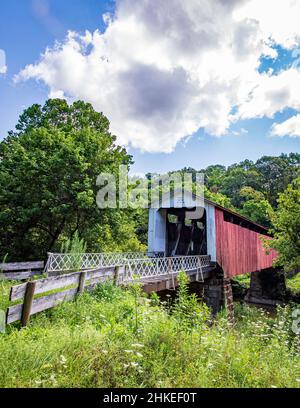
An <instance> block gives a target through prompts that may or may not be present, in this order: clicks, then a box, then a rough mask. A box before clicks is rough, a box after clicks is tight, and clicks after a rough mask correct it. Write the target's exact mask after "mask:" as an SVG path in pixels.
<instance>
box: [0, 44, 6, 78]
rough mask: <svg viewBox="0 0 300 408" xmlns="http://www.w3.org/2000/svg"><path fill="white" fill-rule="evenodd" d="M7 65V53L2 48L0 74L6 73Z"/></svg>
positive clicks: (0, 52)
mask: <svg viewBox="0 0 300 408" xmlns="http://www.w3.org/2000/svg"><path fill="white" fill-rule="evenodd" d="M6 72H7V65H6V54H5V51H4V50H1V49H0V75H1V74H6Z"/></svg>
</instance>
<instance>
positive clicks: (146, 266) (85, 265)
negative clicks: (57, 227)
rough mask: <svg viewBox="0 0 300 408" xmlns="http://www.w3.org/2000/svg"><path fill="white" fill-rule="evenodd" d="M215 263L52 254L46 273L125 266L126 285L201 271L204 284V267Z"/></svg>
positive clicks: (203, 258)
mask: <svg viewBox="0 0 300 408" xmlns="http://www.w3.org/2000/svg"><path fill="white" fill-rule="evenodd" d="M210 264H211V257H210V256H209V255H188V256H173V257H163V256H162V254H161V253H146V252H124V253H80V254H71V253H69V254H68V253H67V254H66V253H49V254H48V261H47V263H46V267H45V271H46V272H47V273H50V274H60V273H66V272H71V271H80V270H81V271H84V270H95V269H98V268H101V267H108V266H124V267H125V268H123V270H124V274H123V276H122V280H123V282H128V281H132V280H135V279H139V280H143V279H146V278H155V277H159V276H164V275H169V276H170V277H171V278H172V280H173V279H174V276H176V275H177V274H178V272H180V271H185V272H191V271H196V272H197V278H196V280H201V281H203V271H202V268H205V267H208V266H210Z"/></svg>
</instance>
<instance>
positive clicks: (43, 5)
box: [0, 0, 300, 172]
mask: <svg viewBox="0 0 300 408" xmlns="http://www.w3.org/2000/svg"><path fill="white" fill-rule="evenodd" d="M121 3H122V0H120V2H119V4H121ZM125 3H126V5H125V6H124V5H122V4H121V6H120V10H119V13H116V5H115V3H114V2H113V1H101V0H9V1H8V0H7V1H5V0H3V1H1V2H0V16H1V24H0V49H2V50H4V51H5V53H6V64H7V72H6V74H2V75H0V95H1V99H0V118H1V122H0V138H1V139H2V138H3V137H5V136H6V134H7V131H8V130H10V129H12V128H13V127H14V125H15V124H16V121H17V118H18V116H19V114H20V113H21V112H22V110H23V109H24V108H26V107H28V106H29V105H31V104H33V103H43V102H44V101H45V100H46V99H47V97H48V95H49V88H51V91H53V92H58V91H59V92H62V91H63V92H65V94H66V95H69V96H70V94H71V97H74V98H75V99H76V97H77V96H78V95H79V97H81V98H82V99H85V97H86V99H87V100H89V101H91V102H93V101H94V100H95V108H96V109H101V110H103V111H104V113H106V112H109V113H110V115H111V117H112V118H113V120H112V122H113V126H114V129H113V130H114V132H115V133H116V134H117V135H118V136H119V135H121V136H120V138H121V139H120V142H124V143H128V144H129V152H130V153H131V154H132V155H133V157H134V160H135V165H134V166H133V171H135V172H165V171H168V170H175V169H180V168H182V167H184V166H191V167H194V168H196V169H200V168H203V167H205V166H207V165H210V164H217V163H220V164H224V165H230V164H232V163H234V162H238V161H241V160H244V159H246V158H247V159H252V160H256V159H257V158H259V157H260V156H262V155H279V154H280V153H290V152H299V151H300V137H299V136H298V133H297V131H296V130H293V131H291V132H290V133H291V134H290V135H284V134H282V132H281V134H280V135H277V136H271V135H270V133H271V128H272V125H273V126H274V124H281V123H284V122H286V121H287V120H288V119H289V118H292V117H294V116H295V115H297V113H298V111H299V109H298V106H297V103H295V102H293V101H287V102H286V103H285V104H279V105H280V106H279V105H278V101H277V102H276V101H275V100H274V98H273V96H272V98H273V99H272V101H271V102H270V100H269V99H268V100H267V99H263V103H264V106H262V111H263V112H262V114H261V115H260V114H258V113H257V112H255V105H257V104H256V103H255V101H254V102H253V104H252V105H251V106H250V105H249V104H248V102H247V101H246V99H245V100H242V101H239V103H240V104H241V106H242V108H241V114H240V116H239V118H238V119H236V120H234V121H231V122H230V124H229V126H227V128H226V130H225V131H224V126H225V125H224V123H226V120H227V118H228V117H229V113H223V111H222V106H223V105H222V104H223V102H222V104H221V105H220V106H221V110H220V116H222V117H223V116H224V119H222V123H221V122H220V123H218V121H219V117H218V109H220V108H218V106H217V102H218V100H219V99H220V101H224V105H226V103H227V100H226V98H228V100H232V99H233V96H232V95H231V93H230V92H231V90H228V91H227V94H224V91H223V90H222V91H220V90H219V89H221V85H220V87H219V89H218V90H216V89H215V87H214V86H213V85H212V84H211V83H207V84H206V88H207V87H208V86H209V87H210V88H209V89H212V91H211V92H215V96H214V95H212V96H211V97H212V98H213V97H214V98H215V100H216V110H214V109H215V107H211V105H209V104H208V106H209V107H207V104H203V101H201V104H199V105H196V104H195V100H196V99H197V96H198V95H197V89H196V88H195V87H194V88H193V89H192V91H191V87H190V82H189V81H188V83H187V84H185V83H184V81H185V78H186V76H187V74H188V75H189V74H191V73H193V71H192V69H194V68H191V67H194V65H193V64H192V62H193V61H194V60H193V61H192V59H193V58H194V53H193V55H192V54H191V55H192V56H191V55H189V56H188V57H186V60H185V61H184V63H183V65H182V66H177V65H176V67H175V68H176V69H172V75H173V74H174V72H176V78H175V79H174V77H169V76H167V75H166V72H167V71H168V70H169V65H170V64H169V61H168V60H167V59H166V62H165V60H164V56H165V55H167V56H168V58H169V60H170V61H171V62H173V59H175V57H176V56H175V57H174V55H175V54H174V50H173V48H172V43H171V42H170V41H169V43H168V48H166V49H165V50H164V54H162V57H161V60H160V63H159V64H158V65H155V64H154V63H153V60H152V57H151V55H149V54H145V55H146V56H144V57H143V56H142V57H140V58H144V59H143V60H142V63H143V64H144V60H147V64H148V65H147V67H146V68H147V69H145V66H146V63H145V66H144V65H143V66H142V65H141V60H140V61H138V63H137V58H136V59H134V63H133V62H132V61H133V58H132V56H131V55H129V56H128V55H126V56H125V57H124V55H123V54H122V52H123V51H122V47H124V44H122V43H121V45H122V46H121V47H120V51H118V52H119V55H118V54H117V51H116V49H117V48H118V43H117V42H118V41H122V39H121V37H122V30H128V32H130V35H131V34H132V33H131V29H130V28H128V27H127V26H126V27H127V28H126V27H125V28H124V26H125V24H124V21H125V22H126V21H129V20H130V18H132V16H133V18H135V16H138V18H139V22H141V23H142V24H144V26H145V27H147V28H148V27H149V25H151V24H153V21H154V20H153V19H154V18H157V14H158V12H159V8H158V10H157V13H156V14H155V15H153V16H152V11H151V10H150V12H149V9H147V7H149V4H147V0H141V1H140V3H139V7H138V8H137V9H136V10H135V9H134V8H133V7H132V4H131V3H132V1H131V0H126V1H124V4H125ZM142 3H144V5H143V4H142ZM229 3H230V2H229ZM122 7H123V8H122ZM143 7H144V8H143ZM216 7H217V6H216ZM253 7H256V6H253ZM254 11H255V12H256V11H257V10H256V9H255V10H254ZM146 12H147V14H146ZM181 12H182V13H185V10H181ZM221 12H222V13H223V12H224V11H223V9H222V10H221V11H220V13H221ZM230 12H231V11H230V10H226V13H228V15H229V13H230ZM292 12H293V11H292V10H291V13H292ZM104 13H110V18H111V22H110V23H107V22H105V21H103V18H102V15H103V14H104ZM164 13H166V12H165V9H164ZM145 16H146V17H145ZM171 16H172V13H171ZM150 17H151V18H152V20H150ZM164 17H165V14H164ZM183 17H184V18H185V17H186V15H185V14H184V15H183V16H182V17H181V18H180V23H179V25H176V24H177V20H176V19H175V17H174V22H175V23H176V24H175V23H173V21H172V22H171V23H170V18H169V19H168V20H166V23H165V25H164V26H166V25H167V24H169V23H170V30H171V29H172V30H174V32H175V34H177V32H178V36H177V37H179V35H181V34H182V30H183V27H184V21H185V20H184V18H183ZM221 17H222V16H221ZM113 19H115V20H113ZM126 19H127V20H126ZM161 20H162V19H161V18H160V20H159V21H161ZM121 23H123V24H121ZM260 23H261V24H262V27H263V28H264V27H265V26H266V27H268V26H267V23H265V22H264V21H263V20H261V22H260ZM109 24H110V27H111V28H112V29H111V33H112V34H111V35H110V37H108V35H107V37H106V42H107V43H109V42H111V43H112V44H113V45H114V47H111V48H110V49H109V50H106V52H107V54H109V55H110V57H111V60H110V61H112V63H113V64H114V65H110V66H109V67H108V70H110V71H114V75H113V74H110V71H108V75H109V81H110V82H109V89H105V92H110V90H111V89H114V85H115V83H114V81H117V83H118V86H119V84H120V78H124V77H125V79H124V83H122V87H121V90H119V91H118V93H117V94H116V95H112V97H113V98H114V97H115V99H114V101H116V102H114V104H113V107H112V105H106V104H105V103H104V104H103V109H102V105H101V103H102V102H101V101H102V100H103V99H101V98H102V97H101V96H99V98H98V99H97V98H95V96H94V95H93V93H94V94H101V92H102V87H101V78H99V82H97V83H96V82H95V89H92V90H91V93H92V94H91V93H89V94H87V93H83V94H81V93H80V91H78V86H75V85H74V87H72V84H69V85H68V86H66V89H64V82H63V80H62V79H61V78H65V76H63V73H62V72H61V71H58V72H57V73H56V76H57V78H59V80H57V82H53V81H52V82H49V81H48V82H47V78H48V77H47V75H46V74H45V72H44V71H43V72H42V73H40V71H41V70H40V66H39V65H38V64H39V62H40V61H41V59H40V55H41V54H42V53H43V52H44V51H45V49H46V48H47V47H50V49H52V50H53V46H54V43H55V42H59V43H63V42H64V41H66V35H67V32H68V31H69V30H71V31H74V32H76V33H77V35H84V33H85V31H86V30H88V31H89V32H90V33H93V32H94V31H95V30H97V29H98V30H99V38H98V40H99V39H101V34H102V33H104V32H105V31H106V30H107V27H108V26H109ZM118 24H119V25H118ZM134 24H135V23H133V27H135V25H134ZM156 24H157V21H156ZM228 24H230V21H229V22H228ZM263 24H265V26H264V25H263ZM215 26H216V27H218V21H216V22H215ZM137 27H138V25H137ZM155 27H157V30H155V33H154V34H153V43H154V44H161V41H162V39H163V38H165V37H164V36H165V35H166V34H165V32H163V28H161V27H158V26H155ZM241 27H244V26H238V28H237V31H236V32H238V30H240V28H241ZM151 28H152V27H151ZM137 29H138V28H137ZM160 29H161V30H162V31H161V33H160V31H159V30H160ZM176 30H177V31H176ZM249 30H254V28H253V26H251V27H249ZM143 32H144V31H143ZM123 34H124V32H123ZM125 34H126V31H125ZM193 34H194V33H193ZM298 34H299V33H295V36H296V35H298ZM118 35H119V37H118ZM159 35H161V37H160V38H159V37H158V36H159ZM189 35H190V33H187V32H184V33H183V34H182V36H183V38H190V37H188V36H189ZM244 35H247V36H248V34H244V33H243V32H242V33H241V37H239V38H238V42H239V44H241V43H242V44H244V39H243V38H244V37H243V36H244ZM284 35H287V34H286V33H285V32H284V33H282V36H281V37H278V38H275V40H276V41H277V42H278V43H281V44H274V41H273V44H272V46H271V47H270V50H271V51H270V53H271V52H272V50H274V51H276V53H277V54H276V57H274V56H273V57H270V56H267V58H266V57H261V59H260V62H261V65H260V67H259V69H258V70H257V71H258V72H259V73H260V74H261V75H267V72H268V70H269V69H270V68H271V69H273V70H274V71H273V73H272V75H278V74H280V72H282V71H288V70H289V68H290V66H291V64H292V62H293V60H294V57H293V55H292V51H293V49H295V48H296V46H295V45H294V46H293V47H292V46H291V45H289V44H287V42H285V37H284ZM156 36H157V38H156ZM123 37H126V36H125V35H123ZM171 37H172V38H173V37H174V36H171ZM112 38H113V39H112ZM150 38H151V37H150ZM247 38H248V37H247ZM249 38H250V37H249ZM251 38H252V37H251ZM286 38H287V37H286ZM289 38H290V36H289ZM295 38H296V37H295ZM80 41H81V40H80ZM124 41H125V40H124ZM143 41H145V44H148V46H149V41H150V46H151V39H150V40H149V36H148V35H147V36H145V39H143V38H141V37H140V36H139V35H138V31H137V35H136V43H135V42H134V43H132V41H131V43H130V41H129V43H128V44H127V45H128V47H129V48H130V47H131V46H132V47H133V50H132V53H133V54H134V55H137V56H138V55H139V53H141V50H140V48H143V46H141V47H139V48H137V49H136V50H135V49H134V48H135V47H137V46H138V45H139V42H140V43H141V44H142V45H143V44H144V43H143ZM146 41H148V43H146ZM197 41H198V38H197ZM206 41H207V42H208V43H210V39H209V38H208V39H206ZM96 42H97V38H94V39H93V40H91V44H92V47H97V46H98V45H95V44H96ZM97 44H98V43H97ZM125 45H126V44H125ZM177 45H178V43H177V44H176V46H177ZM213 47H214V45H212V50H213V51H214V49H213ZM112 48H114V49H113V52H112ZM240 48H241V46H240ZM197 49H199V46H198V45H197ZM158 50H159V51H158ZM170 50H171V51H172V52H171V51H170ZM251 50H252V48H251ZM169 51H170V53H169ZM62 52H63V51H62ZM62 52H61V53H62ZM151 52H153V55H155V56H156V55H160V54H158V52H160V48H159V46H158V45H157V47H156V49H153V50H152V51H151ZM176 52H179V51H178V49H177V51H176ZM201 52H202V51H201ZM205 52H207V50H206V48H205V47H204V48H203V53H205ZM249 52H250V51H249ZM251 52H252V51H251ZM149 53H150V51H149ZM181 53H182V54H177V57H176V58H177V60H178V55H183V54H184V53H185V50H184V48H183V51H181ZM120 54H122V55H120ZM53 55H54V54H53V52H52V54H51V55H50V58H49V59H48V60H47V61H46V63H47V64H48V66H49V64H51V63H52V62H53ZM65 55H66V54H64V55H63V54H62V56H63V57H64V58H65ZM141 55H142V54H141ZM202 55H204V54H201V53H200V51H199V59H198V60H197V61H202V59H201V58H202ZM51 58H52V59H51ZM116 58H119V59H116ZM188 58H190V59H189V60H188ZM241 58H242V57H241ZM243 58H244V57H243ZM114 61H115V62H114ZM120 61H121V62H122V63H124V61H125V62H126V64H127V65H126V66H127V67H128V72H126V75H124V71H122V76H120V73H119V72H117V73H116V72H115V66H116V65H118V64H119V62H120ZM128 61H130V63H128ZM186 61H188V63H187V62H186ZM28 64H35V66H36V67H38V69H39V71H38V72H39V73H38V74H37V73H36V72H37V71H34V73H32V71H30V72H29V73H28V72H26V73H25V74H24V75H23V77H22V80H19V81H17V82H15V81H14V80H13V78H14V76H15V75H17V74H19V73H20V72H21V71H22V70H23V69H24V68H25V67H26V66H27V65H28ZM164 64H165V65H164ZM176 64H177V62H176ZM199 64H202V62H199ZM248 65H249V64H248ZM248 65H247V66H248ZM48 66H47V69H48ZM53 66H54V67H56V65H52V66H51V69H52V70H53ZM141 66H142V69H141ZM55 69H57V70H61V69H62V68H61V67H59V68H55ZM74 69H75V67H74ZM205 69H206V67H205V66H202V67H201V70H202V71H201V72H202V75H203V72H204V76H205ZM243 69H244V68H243ZM207 70H209V67H207ZM47 72H48V71H47ZM51 72H53V71H51ZM95 72H96V74H97V73H98V72H99V71H95ZM101 72H102V71H101ZM168 72H171V71H170V70H169V71H168ZM209 72H210V71H209ZM116 74H118V75H119V76H118V77H117V76H116ZM99 75H100V74H99ZM101 75H102V74H101ZM158 75H160V78H159V81H158V80H157V78H158ZM226 75H227V76H226V78H225V79H226V81H227V82H226V83H228V81H229V79H228V78H230V80H232V78H231V76H230V73H229V74H226ZM228 75H229V76H228ZM241 75H242V74H241ZM251 75H252V74H251ZM253 75H254V73H253ZM295 75H296V74H295ZM253 77H254V76H253ZM116 78H118V79H117V80H116ZM262 78H264V77H262ZM37 79H38V81H37ZM148 79H149V82H150V83H151V81H152V85H151V87H146V88H145V85H144V83H145V81H148ZM77 80H78V78H77V77H76V78H74V83H75V82H76V81H77ZM87 81H89V79H88V78H87ZM181 81H182V82H181ZM224 81H225V80H224ZM243 81H245V77H243ZM104 82H105V81H104ZM278 82H280V81H278ZM281 82H282V81H281ZM179 83H183V84H184V85H186V86H180V87H179V86H178V84H179ZM224 83H225V82H224ZM287 83H288V82H287ZM128 84H129V85H130V86H129V85H128ZM157 84H158V85H157ZM232 84H233V85H232V86H235V85H234V84H235V83H234V82H232ZM88 85H89V82H87V86H88ZM83 86H84V84H83ZM165 86H166V89H164V87H165ZM263 86H264V85H261V79H260V78H259V79H258V82H257V85H256V86H255V87H254V89H257V88H259V87H263ZM276 86H277V85H274V86H273V85H272V95H273V93H274V94H276V92H277V91H278V89H277V88H276ZM274 87H275V88H274ZM89 88H90V87H89ZM159 88H163V91H162V92H163V93H162V94H161V95H159V94H157V92H158V91H157V89H159ZM206 88H205V89H206ZM223 88H224V87H223ZM223 88H222V89H223ZM153 89H154V91H153ZM203 89H204V88H203ZM274 89H275V90H274ZM273 91H274V92H273ZM281 91H282V92H283V90H282V89H281V88H280V92H281ZM201 92H202V88H201V89H200V88H199V94H201ZM261 92H263V91H261ZM287 93H290V91H289V90H288V91H287ZM125 94H126V95H125ZM127 94H128V100H126V101H125V102H124V105H122V104H121V102H120V104H121V105H120V109H119V108H118V109H116V103H118V101H120V100H121V99H122V96H123V95H125V96H126V97H127ZM229 94H230V95H229ZM249 94H250V93H249ZM266 94H267V95H269V94H270V88H268V92H266ZM109 95H110V94H109ZM174 95H175V96H174ZM251 95H252V93H251ZM261 95H262V93H260V94H259V95H258V96H257V98H258V99H257V100H258V101H259V102H260V103H262V102H261V101H262V96H261ZM276 95H277V94H276ZM285 95H286V92H285V90H284V97H285ZM254 97H255V92H254ZM209 98H210V94H209V95H208V96H207V95H205V98H204V100H205V101H207V100H208V99H209ZM224 98H225V99H224ZM178 99H180V104H179V102H178ZM132 101H133V103H132V105H133V106H132V107H131V102H132ZM135 103H136V106H135V105H134V104H135ZM160 103H161V105H160ZM197 103H198V102H197ZM220 103H221V102H220ZM267 103H268V104H269V103H270V105H271V104H273V105H274V107H272V108H271V107H270V108H268V110H266V111H265V112H264V109H265V105H266V104H267ZM276 103H277V105H278V106H279V107H278V108H277V107H276V106H277V105H276ZM153 104H155V105H156V106H152V105H153ZM235 104H236V102H233V105H232V107H233V110H232V111H234V109H235ZM275 105H276V106H275ZM124 106H125V108H126V109H127V107H128V106H130V107H131V109H128V112H127V111H126V112H125V113H124ZM187 106H190V107H191V108H189V109H187ZM141 107H142V108H143V109H142V108H141ZM202 108H203V111H202V110H201V109H202ZM185 109H186V112H184V115H182V117H181V112H182V111H184V110H185ZM121 110H122V111H123V112H121V113H120V111H121ZM158 110H159V113H157V111H158ZM191 111H192V112H193V115H192V116H191V115H190V112H191ZM110 115H109V114H108V115H107V116H108V117H109V119H111V117H110ZM198 116H199V117H198ZM258 116H262V117H258ZM267 116H269V117H267ZM127 118H128V123H129V122H130V123H129V124H127ZM214 118H215V119H214ZM172 121H173V122H172ZM193 121H194V122H193ZM210 121H211V122H210ZM154 122H155V124H154ZM184 122H186V123H184ZM198 123H200V124H201V123H203V126H200V129H198V130H197V127H198V125H197V124H198ZM207 123H208V124H207ZM169 124H170V126H169V127H168V125H169ZM171 124H172V126H173V127H172V126H171ZM225 127H226V126H225ZM115 129H116V130H117V131H116V130H115ZM136 129H137V131H136V132H137V133H136V135H135V136H134V135H133V133H134V131H135V130H136ZM189 129H192V133H193V134H192V136H191V135H189V134H188V133H189V132H190V131H189ZM194 129H196V131H195V132H194ZM220 129H221V130H220ZM133 130H134V131H133ZM173 130H174V138H175V139H174V141H172V142H171V141H170V139H171V138H172V132H173ZM123 132H124V136H123V134H122V133H123ZM176 132H177V133H176ZM293 132H294V133H293ZM175 134H176V136H175ZM216 134H217V135H216ZM132 135H133V136H132ZM291 135H292V137H291ZM160 145H161V151H160ZM132 146H134V147H132ZM143 151H144V152H143Z"/></svg>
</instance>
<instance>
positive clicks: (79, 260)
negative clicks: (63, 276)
mask: <svg viewBox="0 0 300 408" xmlns="http://www.w3.org/2000/svg"><path fill="white" fill-rule="evenodd" d="M158 256H161V253H149V252H148V253H147V252H110V253H79V254H74V253H48V260H47V263H46V266H45V272H47V273H49V272H50V273H64V272H69V271H74V270H89V269H97V268H101V267H105V266H117V265H120V266H123V265H127V262H128V260H131V259H145V258H149V257H158Z"/></svg>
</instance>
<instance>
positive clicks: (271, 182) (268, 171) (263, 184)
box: [255, 153, 300, 207]
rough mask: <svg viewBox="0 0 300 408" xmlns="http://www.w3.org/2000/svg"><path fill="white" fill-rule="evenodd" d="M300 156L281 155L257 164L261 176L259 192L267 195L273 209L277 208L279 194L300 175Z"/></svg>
mask: <svg viewBox="0 0 300 408" xmlns="http://www.w3.org/2000/svg"><path fill="white" fill-rule="evenodd" d="M299 168H300V154H299V153H290V154H289V155H286V154H281V155H280V156H278V157H273V156H263V157H261V158H260V159H259V160H257V162H256V163H255V169H256V171H257V172H258V174H259V186H258V188H257V190H260V191H262V192H263V193H264V194H265V197H266V199H267V200H268V201H269V202H270V204H271V205H272V206H273V207H276V206H277V199H278V194H279V193H282V192H283V191H284V190H285V189H286V188H287V186H288V184H289V183H291V182H292V181H293V180H294V179H295V178H296V177H297V175H298V174H299Z"/></svg>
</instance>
